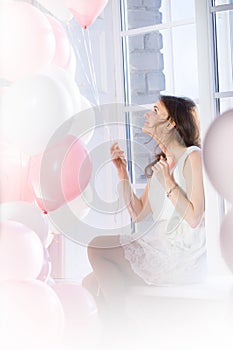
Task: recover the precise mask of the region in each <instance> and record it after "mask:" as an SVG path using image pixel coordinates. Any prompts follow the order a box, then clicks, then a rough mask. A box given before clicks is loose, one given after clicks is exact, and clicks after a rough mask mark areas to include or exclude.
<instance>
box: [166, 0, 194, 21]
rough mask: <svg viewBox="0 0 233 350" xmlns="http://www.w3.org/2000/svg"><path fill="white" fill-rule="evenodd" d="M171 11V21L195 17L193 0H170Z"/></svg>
mask: <svg viewBox="0 0 233 350" xmlns="http://www.w3.org/2000/svg"><path fill="white" fill-rule="evenodd" d="M171 13H172V20H173V21H179V20H182V19H188V18H193V17H195V2H194V0H172V1H171Z"/></svg>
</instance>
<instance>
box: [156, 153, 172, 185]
mask: <svg viewBox="0 0 233 350" xmlns="http://www.w3.org/2000/svg"><path fill="white" fill-rule="evenodd" d="M152 171H153V173H154V174H155V176H156V177H157V179H158V180H159V182H160V183H161V184H162V185H163V186H165V184H166V182H167V181H168V180H170V179H171V169H170V166H169V164H168V162H167V160H166V159H165V158H164V157H163V156H161V157H160V160H159V161H158V162H157V163H156V164H155V165H153V166H152Z"/></svg>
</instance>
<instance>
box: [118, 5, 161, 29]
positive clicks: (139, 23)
mask: <svg viewBox="0 0 233 350" xmlns="http://www.w3.org/2000/svg"><path fill="white" fill-rule="evenodd" d="M162 1H163V2H164V0H162ZM124 3H125V11H126V16H125V17H126V23H125V29H126V30H127V29H135V28H140V27H146V26H151V25H155V24H160V23H162V18H163V15H162V13H161V11H160V7H161V0H125V2H124Z"/></svg>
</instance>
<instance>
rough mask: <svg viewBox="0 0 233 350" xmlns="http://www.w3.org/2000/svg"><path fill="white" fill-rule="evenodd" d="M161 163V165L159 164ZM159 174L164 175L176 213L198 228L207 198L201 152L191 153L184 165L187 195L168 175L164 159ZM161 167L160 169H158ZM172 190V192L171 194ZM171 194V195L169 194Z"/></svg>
mask: <svg viewBox="0 0 233 350" xmlns="http://www.w3.org/2000/svg"><path fill="white" fill-rule="evenodd" d="M159 163H160V164H159ZM157 164H158V165H157V169H155V173H156V170H157V174H158V172H159V170H160V171H162V172H163V174H164V180H165V181H163V184H164V188H165V191H166V193H167V194H168V197H169V199H170V200H171V202H172V203H173V205H174V206H175V208H176V211H177V212H178V213H179V214H180V215H181V216H182V217H183V218H184V219H185V220H186V221H187V223H188V224H189V225H190V226H191V227H192V228H195V227H197V226H198V225H199V224H200V222H201V220H202V218H203V214H204V210H205V197H204V188H203V177H202V161H201V154H200V152H199V151H193V152H191V153H190V154H189V155H188V157H187V159H186V161H185V164H184V169H183V175H184V178H185V182H186V193H185V192H184V191H183V190H182V188H180V187H179V186H178V185H176V183H175V181H174V179H173V178H172V177H171V176H169V175H168V173H169V172H168V170H167V166H168V165H167V164H166V161H165V160H164V159H163V160H161V161H160V162H158V163H157ZM158 167H159V168H158ZM170 190H171V192H170ZM169 192H170V193H169Z"/></svg>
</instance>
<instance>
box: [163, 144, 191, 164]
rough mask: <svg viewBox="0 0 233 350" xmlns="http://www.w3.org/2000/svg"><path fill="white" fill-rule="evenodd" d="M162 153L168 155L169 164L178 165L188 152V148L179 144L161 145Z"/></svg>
mask: <svg viewBox="0 0 233 350" xmlns="http://www.w3.org/2000/svg"><path fill="white" fill-rule="evenodd" d="M159 147H160V149H161V151H162V152H163V153H164V154H165V155H166V158H167V161H168V163H175V164H176V163H177V162H178V160H179V159H180V157H181V156H182V154H183V153H184V152H185V150H186V148H187V147H186V146H182V145H181V144H178V143H177V142H173V143H170V144H169V145H159Z"/></svg>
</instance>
